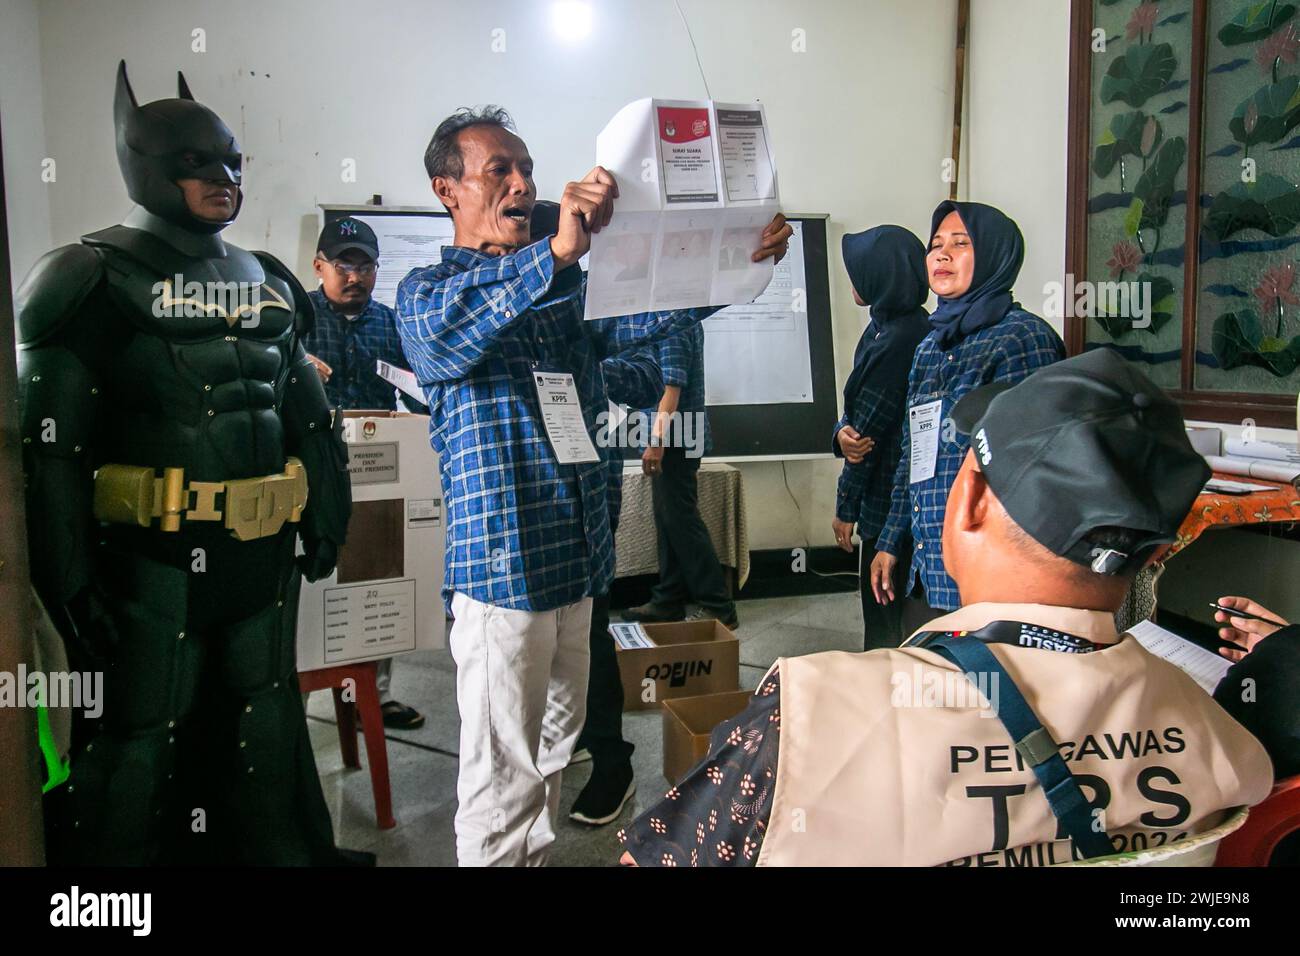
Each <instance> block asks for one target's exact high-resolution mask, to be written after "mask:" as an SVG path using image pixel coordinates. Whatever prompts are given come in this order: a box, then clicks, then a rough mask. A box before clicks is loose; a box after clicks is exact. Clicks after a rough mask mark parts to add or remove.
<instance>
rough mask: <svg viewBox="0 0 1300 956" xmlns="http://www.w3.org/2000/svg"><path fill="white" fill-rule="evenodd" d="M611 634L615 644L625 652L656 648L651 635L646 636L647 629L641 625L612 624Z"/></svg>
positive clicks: (610, 627)
mask: <svg viewBox="0 0 1300 956" xmlns="http://www.w3.org/2000/svg"><path fill="white" fill-rule="evenodd" d="M609 633H610V636H611V637H613V638H614V643H615V644H617V645H618V646H619V647H621V648H622V649H623V650H625V651H630V650H635V649H636V648H641V647H646V648H648V647H654V646H655V645H654V642H653V641H651V640H650V637H649V635H648V634H646V632H645V628H644V627H642V626H641V625H640V624H619V623H615V624H611V625H610V626H609Z"/></svg>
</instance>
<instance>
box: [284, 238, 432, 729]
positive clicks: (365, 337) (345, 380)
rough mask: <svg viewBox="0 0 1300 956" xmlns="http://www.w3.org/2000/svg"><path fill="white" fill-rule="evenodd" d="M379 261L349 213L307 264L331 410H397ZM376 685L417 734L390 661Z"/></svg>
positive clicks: (318, 360)
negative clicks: (383, 369)
mask: <svg viewBox="0 0 1300 956" xmlns="http://www.w3.org/2000/svg"><path fill="white" fill-rule="evenodd" d="M378 264H379V240H378V239H377V238H376V237H375V232H374V230H373V229H371V228H370V227H369V226H367V225H366V224H365V223H364V222H362V221H361V220H360V219H357V218H355V217H353V216H346V217H344V218H342V219H336V220H334V221H333V222H329V223H326V224H325V228H324V229H322V230H321V234H320V238H319V239H318V240H317V241H316V259H315V261H314V262H313V263H312V266H313V268H314V269H315V270H316V278H318V279H320V288H318V289H316V290H315V291H313V292H311V293H310V296H311V300H312V303H313V304H314V305H315V306H316V328H315V329H314V330H313V331H312V332H311V334H309V335H307V336H306V337H305V340H304V344H305V345H306V348H307V352H308V355H307V358H309V359H310V360H311V362H312V364H313V365H315V366H316V371H317V373H318V374H319V375H320V379H321V382H323V383H324V385H325V394H326V396H328V398H329V402H330V404H331V405H332V406H334V407H335V408H348V409H360V408H364V409H375V410H380V411H390V412H391V411H394V410H396V408H397V402H396V399H395V397H394V396H395V389H394V388H393V385H392V383H390V382H387V381H385V380H384V379H383V378H381V377H380V376H379V373H378V372H376V371H375V362H376V361H383V362H387V363H388V364H389V365H392V366H395V367H397V368H400V369H406V370H407V371H410V365H409V364H407V361H406V356H405V355H403V354H402V342H401V339H400V338H399V337H398V335H397V320H396V317H395V316H394V315H393V310H392V309H390V308H389V307H388V306H386V305H384V304H383V303H382V302H376V301H375V299H374V296H373V295H372V293H373V292H374V289H375V270H376V267H377V266H378ZM402 402H403V404H404V405H406V407H407V408H409V409H411V410H412V411H418V412H424V411H425V408H424V406H423V405H419V404H417V403H415V402H412V401H409V400H407V398H406V396H402ZM377 682H378V685H379V699H380V701H381V703H382V710H383V714H384V726H385V727H390V728H393V729H395V730H414V729H415V728H417V727H420V726H422V725H423V724H424V715H423V714H421V713H420V712H419V711H417V710H416V709H415V708H414V707H410V706H408V705H406V704H403V703H401V702H400V701H396V700H393V699H392V696H391V693H390V689H391V687H392V682H393V659H392V658H391V657H385V658H384V659H383V660H381V661H380V662H379V672H378V681H377Z"/></svg>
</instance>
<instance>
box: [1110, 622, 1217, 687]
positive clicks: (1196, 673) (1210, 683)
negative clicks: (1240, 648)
mask: <svg viewBox="0 0 1300 956" xmlns="http://www.w3.org/2000/svg"><path fill="white" fill-rule="evenodd" d="M1128 633H1130V634H1132V635H1133V636H1134V637H1135V638H1137V642H1138V643H1139V644H1141V645H1142V646H1143V647H1145V648H1146V649H1147V650H1148V651H1150V652H1151V653H1152V654H1154V655H1155V656H1156V657H1160V658H1163V659H1164V660H1167V661H1168V662H1169V663H1171V664H1173V665H1175V666H1176V667H1178V668H1179V669H1180V670H1182V671H1183V672H1184V673H1186V674H1187V676H1188V677H1190V678H1191V679H1192V680H1194V681H1196V683H1198V684H1200V685H1201V686H1202V687H1203V688H1205V692H1206V693H1207V694H1213V693H1214V688H1216V687H1218V686H1219V681H1221V680H1223V675H1224V674H1226V673H1228V668H1229V667H1231V666H1232V664H1231V662H1230V661H1228V659H1227V658H1224V657H1220V656H1219V655H1218V654H1212V653H1210V652H1209V651H1207V650H1206V649H1205V648H1203V647H1201V646H1200V645H1199V644H1193V643H1192V642H1191V641H1189V640H1187V639H1186V638H1182V637H1179V636H1178V635H1177V634H1175V633H1174V632H1173V631H1166V630H1165V629H1164V628H1163V627H1160V626H1159V625H1158V624H1153V623H1152V622H1151V621H1139V622H1138V623H1137V624H1134V625H1133V626H1132V627H1131V628H1129V629H1128Z"/></svg>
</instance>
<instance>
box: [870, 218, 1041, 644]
mask: <svg viewBox="0 0 1300 956" xmlns="http://www.w3.org/2000/svg"><path fill="white" fill-rule="evenodd" d="M1024 259H1025V242H1024V238H1023V237H1022V236H1021V234H1020V228H1019V227H1018V226H1017V225H1016V224H1015V222H1014V221H1013V220H1012V219H1010V218H1009V217H1008V216H1007V215H1006V214H1005V213H1003V212H1002V211H1001V210H999V209H995V208H993V207H992V206H986V205H984V204H983V203H973V202H953V201H948V202H943V203H940V204H939V208H938V209H936V210H935V211H934V216H933V217H932V219H931V223H930V251H929V253H928V254H927V255H926V269H927V272H928V275H929V280H930V288H931V289H932V290H933V291H934V293H935V295H936V296H938V297H939V307H938V308H937V309H935V311H934V314H933V315H932V316H930V324H931V326H932V327H933V331H932V332H931V333H930V334H929V335H928V336H927V337H926V339H925V341H923V342H922V343H921V345H920V347H919V348H918V349H917V350H916V357H915V359H914V360H913V362H912V370H911V373H910V375H909V376H908V382H907V408H908V414H907V419H908V424H907V426H905V427H904V428H902V430H901V447H900V457H899V460H898V471H897V472H896V473H895V476H894V483H893V494H892V498H891V501H890V508H889V517H888V518H887V519H886V521H885V527H884V529H883V530H882V531H881V532H880V536H879V538H877V541H876V547H877V549H878V550H877V552H876V556H875V558H874V559H873V560H872V562H871V590H872V594H873V596H874V597H875V599H876V601H877V602H878V603H880V604H890V603H893V602H894V601H895V600H898V599H899V598H901V597H914V598H918V599H920V598H923V599H924V600H914V601H908V602H906V603H905V604H904V606H903V609H902V620H903V631H904V633H905V634H906V633H910V632H911V631H912V630H915V629H916V628H918V627H920V626H921V625H923V624H924V623H926V621H928V620H930V619H932V618H934V617H936V616H938V614H940V613H942V612H945V611H953V610H956V609H957V608H959V607H960V606H961V595H960V594H959V593H958V591H957V585H956V583H955V582H954V581H953V580H952V578H950V577H949V576H948V574H947V571H945V569H944V565H943V540H942V538H943V513H944V509H945V507H946V506H947V503H948V489H949V488H950V487H951V486H952V482H953V479H954V478H955V477H956V475H957V469H958V468H960V467H961V463H962V459H964V458H965V457H966V450H967V448H968V447H969V444H970V442H969V437H968V436H965V435H961V434H959V433H958V432H957V429H956V428H954V427H953V426H952V422H951V420H950V419H949V417H948V415H949V413H950V412H951V410H952V406H953V404H954V403H955V402H956V401H957V400H958V399H959V398H961V397H962V396H963V395H965V394H966V393H967V392H969V391H970V390H971V389H973V388H978V387H979V386H981V385H986V384H988V383H989V382H1011V383H1015V382H1019V381H1020V380H1021V379H1023V378H1026V377H1028V376H1029V374H1030V373H1032V372H1034V371H1036V370H1037V369H1040V368H1042V367H1043V366H1045V365H1051V364H1052V363H1053V362H1058V361H1060V360H1061V359H1063V358H1065V344H1064V343H1063V342H1062V341H1061V337H1060V336H1059V335H1057V334H1056V331H1055V330H1054V329H1053V328H1052V327H1051V326H1050V325H1048V324H1047V323H1046V322H1044V321H1043V320H1042V319H1041V318H1039V317H1038V316H1036V315H1034V314H1033V313H1031V312H1027V311H1025V310H1024V309H1022V308H1021V307H1020V304H1019V303H1018V302H1016V301H1015V300H1014V299H1013V297H1012V294H1011V286H1012V284H1013V283H1014V282H1015V280H1016V276H1018V275H1019V274H1020V266H1021V265H1022V264H1023V262H1024ZM933 431H937V440H934V439H933V438H932V439H930V440H929V441H927V440H925V437H924V436H927V435H929V434H930V433H931V432H933ZM914 435H919V436H923V437H922V440H920V441H917V442H916V454H915V455H913V447H912V446H913V436H914ZM909 532H910V535H911V538H912V542H913V548H912V560H911V566H910V568H909V570H908V572H907V575H906V577H905V578H904V579H903V580H904V584H903V587H902V588H901V590H900V589H899V588H898V587H897V585H896V584H895V583H894V573H895V570H896V566H897V564H898V562H899V561H900V560H901V559H902V558H904V557H905V556H906V554H905V542H906V539H907V537H908V534H909ZM918 583H919V585H920V587H921V588H923V589H924V592H923V593H921V592H919V591H918V590H916V587H917V584H918Z"/></svg>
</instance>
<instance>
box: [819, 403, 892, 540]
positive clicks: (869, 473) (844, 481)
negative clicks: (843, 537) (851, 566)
mask: <svg viewBox="0 0 1300 956" xmlns="http://www.w3.org/2000/svg"><path fill="white" fill-rule="evenodd" d="M906 399H907V395H906V393H905V392H903V391H900V390H898V389H891V388H875V387H873V386H870V385H866V384H864V385H862V387H860V388H859V389H858V393H857V395H856V396H854V402H853V409H852V415H851V416H850V414H849V412H848V411H846V412H845V415H844V418H845V419H846V420H848V419H849V418H850V417H851V418H852V421H855V422H859V423H860V425H859V426H858V428H857V431H858V434H859V435H865V436H867V437H870V438H875V439H876V440H877V442H878V445H877V447H874V448H872V449H871V451H869V452H867V454H866V455H865V456H863V459H862V461H860V462H858V463H857V464H853V463H851V462H847V461H846V462H845V463H844V467H843V469H841V471H840V481H839V487H838V488H837V490H836V495H835V516H836V517H837V518H839V519H840V520H841V521H849V522H855V523H856V522H859V521H862V520H863V514H862V511H863V504H864V502H863V496H864V495H865V494H866V491H867V488H868V486H869V485H870V484H871V482H872V479H873V477H875V474H876V472H877V471H878V470H879V469H880V468H882V467H884V468H889V466H890V465H892V463H893V461H892V455H890V454H889V452H890V451H891V450H892V449H890V448H887V447H885V442H886V441H888V440H889V439H891V438H892V437H893V434H894V432H895V430H897V428H898V424H899V422H901V421H902V419H903V405H904V403H905V402H906ZM836 444H838V442H837V443H836ZM882 462H884V464H882ZM892 470H893V469H892V468H890V471H891V472H892ZM871 504H872V505H873V508H874V510H878V511H880V512H883V511H884V510H885V507H886V503H885V501H884V500H881V501H879V502H876V501H874V500H873V501H872V502H871ZM891 510H892V509H891ZM871 517H872V519H873V520H870V521H869V522H865V523H869V524H871V525H873V526H875V527H879V525H880V522H881V520H882V519H884V518H885V515H884V514H883V513H882V514H879V515H873V516H871Z"/></svg>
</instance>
